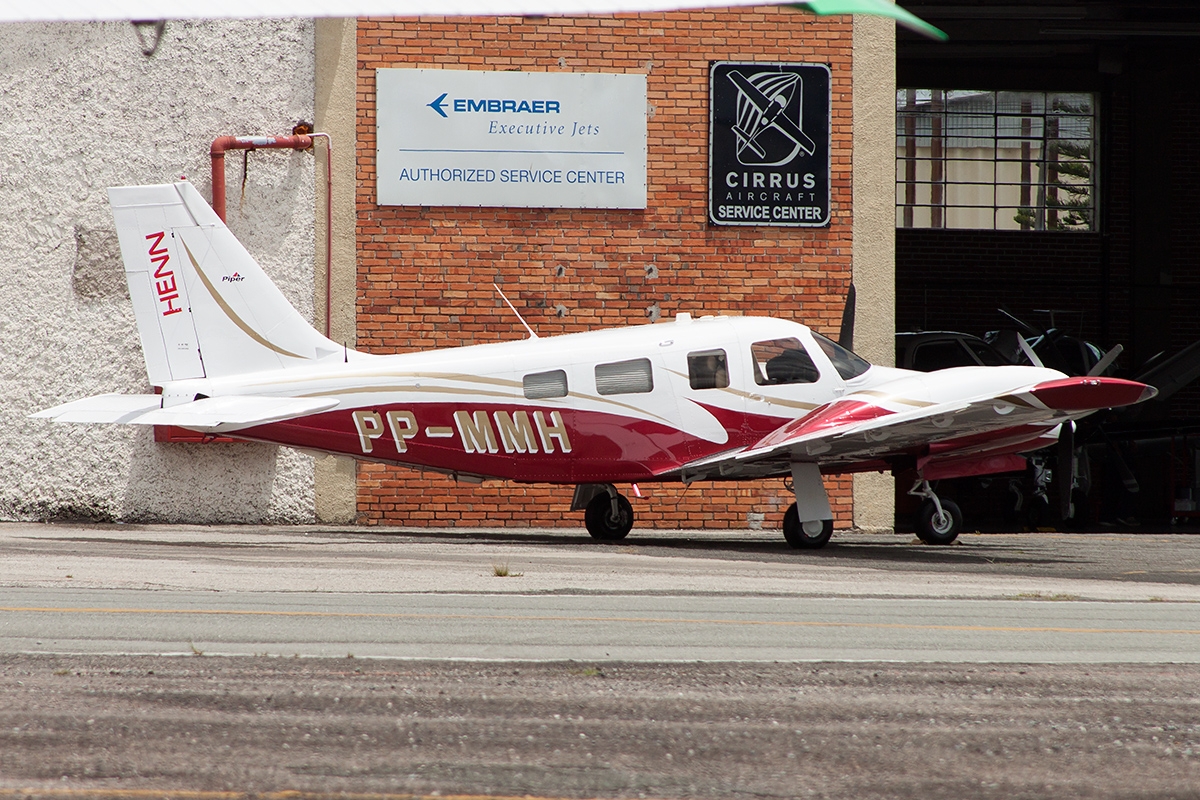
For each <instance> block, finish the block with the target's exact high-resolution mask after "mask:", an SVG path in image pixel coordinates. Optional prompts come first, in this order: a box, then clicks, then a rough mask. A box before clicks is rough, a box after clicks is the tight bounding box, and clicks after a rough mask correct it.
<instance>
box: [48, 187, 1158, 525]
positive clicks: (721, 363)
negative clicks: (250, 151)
mask: <svg viewBox="0 0 1200 800" xmlns="http://www.w3.org/2000/svg"><path fill="white" fill-rule="evenodd" d="M109 199H110V201H111V203H112V207H113V213H114V216H115V218H116V224H117V233H118V236H119V238H120V243H121V252H122V255H123V258H124V262H125V271H126V278H127V279H128V283H129V293H130V296H131V298H132V300H133V307H134V312H135V315H136V318H137V324H138V330H139V333H140V335H141V341H142V350H143V353H144V355H145V359H146V368H147V372H148V373H149V379H150V384H151V385H152V386H154V387H155V388H156V389H159V390H160V393H156V394H138V395H122V394H104V395H98V396H95V397H89V398H85V399H82V400H76V401H74V402H71V403H66V404H65V405H60V406H57V407H55V408H50V409H47V410H45V411H42V412H39V413H37V414H35V415H34V416H36V417H43V418H50V419H54V420H57V421H61V422H84V423H126V424H135V425H176V426H180V427H183V428H187V429H190V430H193V431H200V432H205V433H212V434H222V435H227V436H232V437H236V438H239V439H247V440H253V441H260V442H272V443H276V444H281V445H287V446H290V447H295V448H299V449H302V450H308V451H318V452H322V453H334V454H337V455H342V456H350V457H353V458H357V459H363V460H369V461H379V462H384V463H388V464H400V465H404V466H409V467H415V468H417V469H423V470H434V471H437V472H443V473H448V474H452V475H454V476H456V477H457V478H460V479H465V480H469V481H478V480H480V479H484V478H496V479H505V480H510V481H517V482H523V483H533V482H538V483H553V484H568V485H575V486H576V491H575V499H574V503H573V509H575V510H578V509H583V511H584V520H585V522H586V525H587V529H588V531H589V533H591V535H592V536H593V537H595V538H597V539H601V540H616V539H621V538H623V537H624V536H625V535H626V534H627V533H628V532H629V531H630V529H631V528H632V526H633V510H632V507H631V505H630V503H629V501H628V500H627V499H626V498H625V497H624V496H623V495H622V494H620V493H619V492H618V491H617V489H616V487H615V484H620V483H639V482H653V481H676V482H679V481H682V482H685V483H688V482H691V481H696V480H737V479H759V478H769V477H782V478H784V479H785V480H787V479H790V481H791V483H792V487H793V489H794V491H795V496H796V502H795V504H794V505H792V506H791V507H790V508H789V509H788V511H787V513H786V515H785V516H784V520H783V533H784V536H785V538H786V539H787V541H788V543H790V544H791V545H793V546H794V547H807V548H813V547H821V546H823V545H824V544H825V543H826V542H827V541H828V540H829V537H830V535H831V533H832V531H833V519H832V518H833V515H832V513H831V511H830V506H829V501H828V498H827V496H826V493H825V489H824V485H823V483H822V480H821V475H822V474H840V473H851V472H860V471H882V470H892V471H896V472H899V471H904V470H910V469H911V470H916V473H917V475H918V476H919V480H918V481H917V484H916V485H915V486H914V488H913V493H914V494H917V495H919V496H921V497H923V498H925V503H924V504H923V507H922V512H921V515H920V519H919V524H918V530H919V534H920V536H921V537H922V538H923V539H924V540H925V541H928V542H931V543H939V544H948V543H949V542H951V541H953V540H954V538H955V537H956V536H957V535H958V531H959V529H960V527H961V525H962V515H961V513H960V511H959V509H958V508H957V506H955V505H954V503H953V502H951V501H949V500H940V499H939V498H938V497H937V495H936V494H934V492H933V491H932V489H931V488H930V485H929V481H931V480H936V479H939V478H951V477H959V476H965V475H984V474H991V473H997V472H1007V471H1012V470H1014V469H1020V468H1021V467H1022V466H1023V463H1024V462H1023V459H1022V458H1021V456H1020V454H1021V453H1025V452H1029V451H1032V450H1036V449H1038V448H1042V447H1045V446H1047V445H1050V444H1052V443H1054V442H1055V441H1056V440H1057V439H1058V435H1059V432H1060V430H1062V429H1064V428H1067V429H1068V430H1069V428H1070V426H1071V425H1073V420H1076V419H1079V418H1081V417H1084V416H1087V415H1088V414H1091V413H1093V412H1095V411H1097V410H1099V409H1104V408H1110V407H1116V406H1124V405H1130V404H1133V403H1138V402H1141V401H1143V400H1146V399H1149V398H1150V397H1153V396H1154V394H1155V393H1156V391H1155V389H1154V388H1152V387H1150V386H1147V385H1145V384H1141V383H1135V382H1133V381H1126V380H1119V379H1115V378H1103V377H1067V376H1066V375H1064V374H1063V373H1061V372H1057V371H1055V370H1050V369H1045V368H1041V367H1032V366H1006V367H959V368H954V369H946V370H941V371H939V372H934V373H921V372H912V371H908V370H900V369H892V368H889V367H882V366H872V365H871V364H869V363H867V362H866V361H864V360H863V359H862V358H860V357H858V356H856V355H855V354H853V353H851V352H850V351H849V350H846V349H844V348H842V347H840V346H839V345H837V344H836V343H834V342H832V341H830V340H829V339H827V338H825V337H823V336H821V335H820V334H818V333H816V332H815V331H812V330H810V329H809V328H807V327H805V326H804V325H800V324H798V323H795V322H790V321H787V320H781V319H770V318H759V317H723V316H718V317H701V318H699V319H694V318H692V317H691V316H689V315H688V314H679V315H678V316H676V318H675V320H674V321H672V322H666V323H658V324H650V325H639V326H633V327H627V328H619V329H612V330H600V331H591V332H586V333H575V334H568V335H565V336H555V337H547V338H537V337H536V336H535V335H533V332H532V331H530V338H528V339H525V340H522V341H514V342H504V343H498V344H485V345H475V346H470V347H458V348H451V349H438V350H430V351H426V352H416V353H402V354H397V355H371V354H367V353H359V352H355V351H353V350H349V349H348V348H345V347H343V346H342V345H340V344H338V343H336V342H333V341H330V340H329V339H326V338H325V337H324V336H322V335H320V334H319V333H317V331H315V330H314V329H313V328H312V327H311V326H310V325H309V324H308V323H307V322H305V321H304V319H303V318H302V317H301V316H300V314H299V313H298V312H297V311H296V310H295V309H294V308H293V307H292V306H291V305H290V304H289V303H288V301H287V300H286V299H285V298H284V296H283V294H282V293H281V292H280V291H279V289H278V288H277V287H276V286H275V285H274V284H273V283H272V282H271V280H270V278H268V277H267V275H266V273H264V272H263V270H262V269H261V268H260V267H259V265H258V264H257V263H256V262H255V261H254V259H253V258H252V257H251V256H250V254H249V253H248V252H247V251H246V249H245V248H244V247H242V245H241V243H239V242H238V241H237V239H236V238H234V236H233V234H232V233H231V232H230V231H229V229H228V228H226V227H225V224H224V223H223V222H222V221H221V220H220V218H219V217H218V216H217V215H216V214H215V213H214V212H213V210H212V208H211V207H210V206H209V205H208V204H207V203H206V202H205V201H204V199H203V198H202V197H201V196H200V194H199V193H198V192H197V191H196V189H195V188H194V187H193V186H192V185H191V184H190V183H187V182H181V183H175V184H164V185H160V186H130V187H121V188H113V189H110V190H109Z"/></svg>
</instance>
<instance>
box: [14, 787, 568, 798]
mask: <svg viewBox="0 0 1200 800" xmlns="http://www.w3.org/2000/svg"><path fill="white" fill-rule="evenodd" d="M3 797H19V798H29V799H30V800H32V798H37V797H64V798H89V797H95V798H114V800H115V798H123V797H129V798H161V800H435V799H436V800H567V798H562V797H540V796H537V795H528V794H524V795H500V794H439V795H426V794H379V793H372V792H329V793H323V792H300V791H283V792H195V791H182V790H176V789H35V788H32V787H30V788H27V789H0V798H3Z"/></svg>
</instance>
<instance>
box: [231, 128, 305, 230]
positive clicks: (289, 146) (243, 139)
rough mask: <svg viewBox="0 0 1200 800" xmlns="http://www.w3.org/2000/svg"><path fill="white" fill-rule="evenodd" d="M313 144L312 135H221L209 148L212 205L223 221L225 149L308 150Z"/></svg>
mask: <svg viewBox="0 0 1200 800" xmlns="http://www.w3.org/2000/svg"><path fill="white" fill-rule="evenodd" d="M312 146H313V140H312V137H311V136H219V137H217V138H216V139H213V143H212V147H210V148H209V149H208V152H209V155H211V156H212V200H213V201H212V206H213V211H215V212H217V216H218V217H220V218H221V221H222V222H224V221H225V151H226V150H260V149H268V148H274V149H281V150H308V149H310V148H311V147H312Z"/></svg>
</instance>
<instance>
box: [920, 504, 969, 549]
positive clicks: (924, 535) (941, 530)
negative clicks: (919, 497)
mask: <svg viewBox="0 0 1200 800" xmlns="http://www.w3.org/2000/svg"><path fill="white" fill-rule="evenodd" d="M941 504H942V513H941V514H939V513H938V509H937V505H936V504H935V503H934V502H933V501H932V500H926V501H925V502H924V503H922V504H921V511H920V512H919V513H918V514H917V537H918V538H920V540H921V541H922V542H925V544H950V543H951V542H953V541H954V540H955V539H957V538H958V532H959V531H961V530H962V522H963V518H962V510H961V509H959V507H958V503H956V502H954V501H953V500H941Z"/></svg>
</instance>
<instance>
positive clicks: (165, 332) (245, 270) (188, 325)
mask: <svg viewBox="0 0 1200 800" xmlns="http://www.w3.org/2000/svg"><path fill="white" fill-rule="evenodd" d="M108 196H109V202H110V204H111V205H112V210H113V217H114V218H115V220H116V224H117V236H118V238H119V240H120V242H121V256H122V258H123V260H124V262H125V278H126V280H127V281H128V283H129V294H130V297H131V298H132V300H133V308H134V314H135V316H136V317H137V325H138V332H139V334H140V335H141V340H142V352H143V354H144V355H145V358H146V371H147V373H148V374H149V377H150V383H151V384H152V385H154V386H162V385H164V384H165V383H168V382H170V381H176V380H184V379H188V378H206V377H207V378H220V377H225V376H229V375H239V374H242V373H247V372H256V371H260V370H271V369H286V368H288V367H292V366H299V365H304V364H307V363H311V362H312V361H314V360H317V359H321V358H326V357H330V356H334V355H337V356H339V357H340V356H341V355H342V353H343V348H342V346H341V345H338V344H337V343H335V342H333V341H330V340H329V339H326V338H325V337H324V336H322V335H321V334H319V333H317V331H316V330H314V329H313V328H312V326H311V325H309V324H308V323H307V322H306V321H305V320H304V318H303V317H301V316H300V313H299V312H298V311H296V309H295V308H293V307H292V305H291V304H290V303H289V302H288V301H287V299H286V298H285V297H284V296H283V294H282V293H281V292H280V291H279V289H278V287H276V286H275V284H274V283H272V281H271V279H270V278H268V277H267V275H266V273H265V272H263V270H262V268H261V267H260V266H259V265H258V263H257V262H255V260H254V258H253V257H252V256H251V255H250V254H249V253H248V252H247V251H246V248H244V247H243V246H242V244H241V243H240V242H239V241H238V240H237V239H236V238H235V237H234V235H233V234H232V233H231V232H230V231H229V229H228V228H226V227H225V223H224V222H222V221H221V219H220V217H218V216H217V215H216V213H215V212H214V211H213V210H212V208H211V207H210V206H209V205H208V203H207V202H205V200H204V198H202V197H201V196H200V193H199V192H197V191H196V189H195V187H193V186H192V185H191V184H190V183H187V182H180V183H175V184H163V185H159V186H123V187H115V188H111V189H109V190H108Z"/></svg>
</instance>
